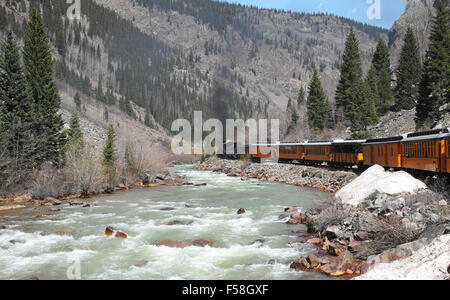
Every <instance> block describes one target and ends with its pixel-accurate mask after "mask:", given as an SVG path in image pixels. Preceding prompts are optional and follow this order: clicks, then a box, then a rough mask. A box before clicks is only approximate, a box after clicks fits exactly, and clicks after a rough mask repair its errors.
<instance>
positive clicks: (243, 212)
mask: <svg viewBox="0 0 450 300" xmlns="http://www.w3.org/2000/svg"><path fill="white" fill-rule="evenodd" d="M246 212H247V211H246V210H245V208H239V210H238V211H237V214H238V215H242V214H245V213H246Z"/></svg>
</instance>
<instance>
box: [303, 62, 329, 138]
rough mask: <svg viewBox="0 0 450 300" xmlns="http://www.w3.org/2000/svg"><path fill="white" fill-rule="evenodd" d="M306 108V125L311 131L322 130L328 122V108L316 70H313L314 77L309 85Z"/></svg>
mask: <svg viewBox="0 0 450 300" xmlns="http://www.w3.org/2000/svg"><path fill="white" fill-rule="evenodd" d="M307 108H308V123H309V126H310V127H311V129H313V130H315V131H317V130H319V131H321V130H323V129H324V128H325V127H326V126H327V124H328V122H329V110H330V107H329V103H328V99H327V97H326V95H325V92H324V91H323V88H322V83H321V82H320V78H319V74H318V73H317V70H314V75H313V78H312V79H311V83H310V85H309V96H308V103H307Z"/></svg>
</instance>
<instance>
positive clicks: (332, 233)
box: [324, 225, 342, 240]
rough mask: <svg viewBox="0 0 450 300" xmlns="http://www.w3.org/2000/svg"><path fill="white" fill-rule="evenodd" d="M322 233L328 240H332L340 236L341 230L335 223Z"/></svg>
mask: <svg viewBox="0 0 450 300" xmlns="http://www.w3.org/2000/svg"><path fill="white" fill-rule="evenodd" d="M324 235H325V236H326V237H327V238H328V240H332V239H335V238H338V237H340V236H342V230H341V229H340V228H339V226H336V225H333V226H329V227H327V229H326V230H325V233H324Z"/></svg>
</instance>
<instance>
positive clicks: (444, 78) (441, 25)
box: [415, 0, 450, 128]
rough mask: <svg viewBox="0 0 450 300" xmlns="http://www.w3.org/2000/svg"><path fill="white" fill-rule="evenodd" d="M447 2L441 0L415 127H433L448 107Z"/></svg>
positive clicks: (425, 65) (421, 88) (449, 68)
mask: <svg viewBox="0 0 450 300" xmlns="http://www.w3.org/2000/svg"><path fill="white" fill-rule="evenodd" d="M448 14H449V9H448V2H447V0H441V1H440V2H439V4H438V6H437V14H436V17H435V18H434V19H433V25H432V28H431V34H430V46H429V48H428V51H427V53H426V55H425V60H424V63H423V70H422V79H421V81H420V85H419V100H418V103H417V107H416V109H417V111H416V119H415V120H416V126H417V128H421V127H423V126H430V127H432V126H434V124H435V123H436V122H437V121H439V119H440V118H441V112H440V111H439V108H440V107H441V106H443V105H444V104H446V103H449V102H450V100H449V97H450V96H449V91H448V90H449V83H448V80H449V76H450V61H449V52H450V37H449V35H450V32H449V16H448Z"/></svg>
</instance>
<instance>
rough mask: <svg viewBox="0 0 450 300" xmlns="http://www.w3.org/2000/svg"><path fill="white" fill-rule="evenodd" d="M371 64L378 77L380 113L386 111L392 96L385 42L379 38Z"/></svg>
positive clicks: (389, 64)
mask: <svg viewBox="0 0 450 300" xmlns="http://www.w3.org/2000/svg"><path fill="white" fill-rule="evenodd" d="M372 66H373V67H374V68H375V71H376V75H377V79H378V94H379V97H380V103H379V105H378V107H377V110H378V112H379V113H380V114H384V113H386V111H387V110H388V108H389V106H390V105H389V101H390V100H391V99H392V98H393V96H392V88H391V63H390V59H389V50H388V47H387V45H386V43H385V42H384V41H383V40H382V39H380V40H379V41H378V44H377V47H376V50H375V53H374V54H373V59H372Z"/></svg>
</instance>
